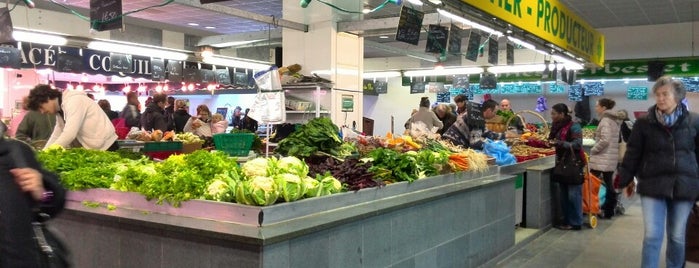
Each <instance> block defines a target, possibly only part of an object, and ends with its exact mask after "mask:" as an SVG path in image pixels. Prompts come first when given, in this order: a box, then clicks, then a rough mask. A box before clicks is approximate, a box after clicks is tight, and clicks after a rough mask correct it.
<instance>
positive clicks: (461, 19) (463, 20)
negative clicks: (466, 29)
mask: <svg viewBox="0 0 699 268" xmlns="http://www.w3.org/2000/svg"><path fill="white" fill-rule="evenodd" d="M437 12H439V14H441V15H442V16H445V17H447V18H450V19H452V20H455V21H458V22H460V23H463V24H466V25H469V26H471V27H473V28H476V29H478V30H481V31H484V32H486V33H489V34H492V35H495V36H497V37H500V36H503V34H502V32H500V31H496V30H495V29H493V28H490V27H488V26H485V25H482V24H480V23H477V22H475V21H471V20H468V19H466V18H464V17H461V16H458V15H456V14H453V13H451V12H449V11H446V10H443V9H439V8H438V9H437Z"/></svg>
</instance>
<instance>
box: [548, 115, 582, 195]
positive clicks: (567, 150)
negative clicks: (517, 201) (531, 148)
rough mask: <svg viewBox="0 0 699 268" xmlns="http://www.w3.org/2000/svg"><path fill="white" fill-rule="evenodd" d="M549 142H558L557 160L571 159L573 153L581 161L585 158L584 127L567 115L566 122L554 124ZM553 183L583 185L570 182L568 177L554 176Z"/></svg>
mask: <svg viewBox="0 0 699 268" xmlns="http://www.w3.org/2000/svg"><path fill="white" fill-rule="evenodd" d="M571 123H572V124H571ZM569 124H570V128H569V129H568V131H567V132H566V133H564V131H563V129H565V128H566V126H568V125H569ZM548 138H549V140H555V141H557V143H556V145H555V148H556V159H561V158H563V157H569V155H570V154H571V153H572V154H574V155H575V157H577V159H580V158H582V157H583V153H582V127H580V124H578V123H575V122H572V118H571V117H570V116H569V115H566V118H565V119H564V120H561V121H560V122H554V123H553V126H552V128H551V132H550V133H549V137H548ZM551 179H552V180H553V181H555V182H559V183H563V184H572V185H577V184H581V183H582V182H577V181H572V180H570V179H571V178H566V177H557V176H553V174H552V178H551Z"/></svg>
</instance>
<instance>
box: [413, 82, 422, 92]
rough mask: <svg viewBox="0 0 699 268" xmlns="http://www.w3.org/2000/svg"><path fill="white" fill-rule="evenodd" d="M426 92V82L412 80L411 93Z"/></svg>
mask: <svg viewBox="0 0 699 268" xmlns="http://www.w3.org/2000/svg"><path fill="white" fill-rule="evenodd" d="M421 93H425V83H424V82H412V83H410V94H421Z"/></svg>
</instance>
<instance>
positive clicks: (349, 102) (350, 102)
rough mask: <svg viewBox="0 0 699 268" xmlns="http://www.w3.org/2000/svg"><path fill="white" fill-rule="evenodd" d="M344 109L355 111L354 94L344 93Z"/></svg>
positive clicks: (344, 110)
mask: <svg viewBox="0 0 699 268" xmlns="http://www.w3.org/2000/svg"><path fill="white" fill-rule="evenodd" d="M342 111H343V112H353V111H354V96H353V95H342Z"/></svg>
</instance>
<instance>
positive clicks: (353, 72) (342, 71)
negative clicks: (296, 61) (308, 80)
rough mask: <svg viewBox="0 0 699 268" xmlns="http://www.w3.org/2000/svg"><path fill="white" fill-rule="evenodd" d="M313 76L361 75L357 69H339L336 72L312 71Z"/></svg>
mask: <svg viewBox="0 0 699 268" xmlns="http://www.w3.org/2000/svg"><path fill="white" fill-rule="evenodd" d="M311 73H312V74H324V75H333V74H340V75H359V70H357V69H345V68H337V69H334V70H327V69H326V70H313V71H311Z"/></svg>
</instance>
